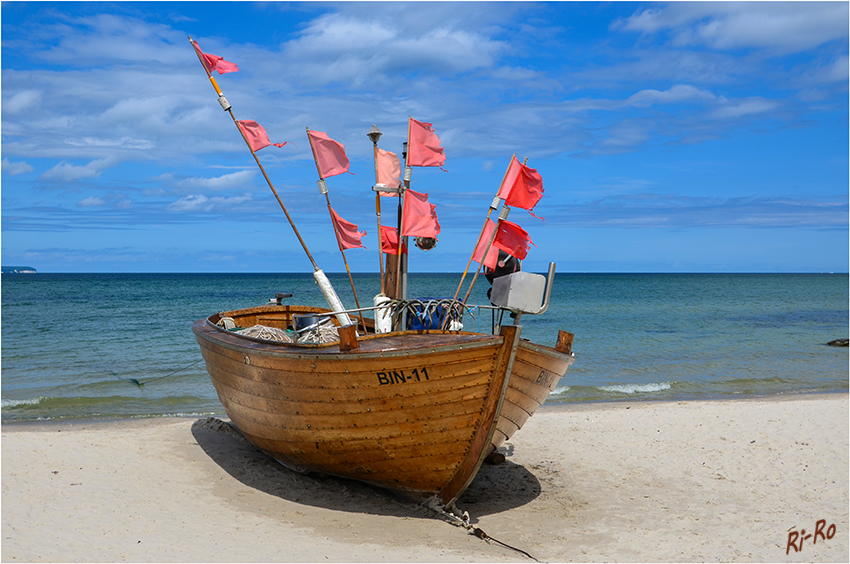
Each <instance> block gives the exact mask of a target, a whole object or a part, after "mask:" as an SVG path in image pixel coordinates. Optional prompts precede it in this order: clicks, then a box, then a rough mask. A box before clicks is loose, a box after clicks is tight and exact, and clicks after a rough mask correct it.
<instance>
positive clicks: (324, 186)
mask: <svg viewBox="0 0 850 564" xmlns="http://www.w3.org/2000/svg"><path fill="white" fill-rule="evenodd" d="M317 184H318V185H319V192H321V193H322V194H327V193H328V185H327V184H325V181H324V179H322V178H320V179H319V181H318V182H317Z"/></svg>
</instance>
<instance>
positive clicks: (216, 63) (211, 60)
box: [192, 40, 239, 74]
mask: <svg viewBox="0 0 850 564" xmlns="http://www.w3.org/2000/svg"><path fill="white" fill-rule="evenodd" d="M192 45H194V46H195V49H196V50H197V51H198V54H199V55H200V56H201V60H202V61H203V62H204V67H206V69H207V72H208V73H211V72H212V71H214V70H215V71H218V74H224V73H226V72H236V71H238V70H239V67H237V66H236V63H231V62H230V61H225V60H224V59H223V58H222V57H219V56H217V55H209V54H207V53H204V52H203V51H201V47H200V46H199V45H198V42H197V41H195V40H192Z"/></svg>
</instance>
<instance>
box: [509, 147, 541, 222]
mask: <svg viewBox="0 0 850 564" xmlns="http://www.w3.org/2000/svg"><path fill="white" fill-rule="evenodd" d="M499 197H500V198H502V199H503V200H505V204H506V205H508V206H511V207H516V208H522V209H524V210H528V211H531V210H532V209H533V208H534V206H536V205H537V202H539V201H540V198H542V197H543V179H542V178H541V176H540V174H539V173H538V172H537V170H536V169H533V168H529V167H527V166H525V165H524V164H522V163H521V162H519V161H518V160H517V158H516V157H514V158H513V160H512V161H511V166H510V167H509V168H508V173H507V174H506V175H505V180H504V182H502V186H501V188H499ZM532 215H534V214H532ZM535 217H536V216H535Z"/></svg>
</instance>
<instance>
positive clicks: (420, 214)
mask: <svg viewBox="0 0 850 564" xmlns="http://www.w3.org/2000/svg"><path fill="white" fill-rule="evenodd" d="M439 233H440V224H439V223H438V222H437V208H436V207H435V206H434V204H429V203H428V194H420V193H419V192H414V191H413V190H407V191H406V192H405V195H404V212H403V213H402V231H401V234H402V235H404V236H405V237H431V238H434V239H436V238H437V235H438V234H439Z"/></svg>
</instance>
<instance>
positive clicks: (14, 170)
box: [3, 157, 33, 176]
mask: <svg viewBox="0 0 850 564" xmlns="http://www.w3.org/2000/svg"><path fill="white" fill-rule="evenodd" d="M32 171H33V168H32V167H31V166H30V165H28V164H27V163H26V161H19V162H16V163H13V162H12V161H10V160H9V159H8V158H6V157H4V158H3V172H6V173H8V174H11V175H12V176H15V175H18V174H23V173H25V172H32Z"/></svg>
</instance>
